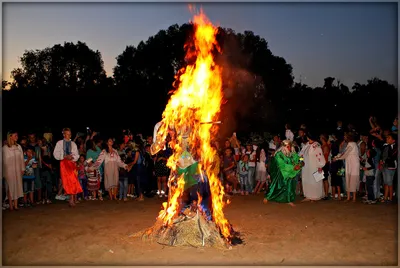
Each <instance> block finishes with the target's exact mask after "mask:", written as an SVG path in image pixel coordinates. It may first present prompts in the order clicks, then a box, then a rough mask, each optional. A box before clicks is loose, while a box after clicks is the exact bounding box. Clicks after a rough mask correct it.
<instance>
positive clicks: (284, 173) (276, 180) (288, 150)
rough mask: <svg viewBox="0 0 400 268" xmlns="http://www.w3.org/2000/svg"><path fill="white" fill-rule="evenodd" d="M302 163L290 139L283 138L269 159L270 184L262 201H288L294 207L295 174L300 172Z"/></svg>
mask: <svg viewBox="0 0 400 268" xmlns="http://www.w3.org/2000/svg"><path fill="white" fill-rule="evenodd" d="M301 167H302V163H301V162H300V157H299V155H298V154H297V153H296V151H295V150H294V147H293V146H292V142H291V141H290V140H284V141H282V143H281V147H280V148H279V149H278V150H277V151H276V152H275V155H274V157H272V159H271V166H270V176H271V184H270V186H269V189H268V191H267V193H266V194H265V197H264V203H265V204H266V203H268V201H275V202H278V203H288V204H289V205H290V206H292V207H294V206H295V205H294V204H293V201H294V199H295V198H296V183H297V180H296V175H297V174H298V173H299V172H300V170H301Z"/></svg>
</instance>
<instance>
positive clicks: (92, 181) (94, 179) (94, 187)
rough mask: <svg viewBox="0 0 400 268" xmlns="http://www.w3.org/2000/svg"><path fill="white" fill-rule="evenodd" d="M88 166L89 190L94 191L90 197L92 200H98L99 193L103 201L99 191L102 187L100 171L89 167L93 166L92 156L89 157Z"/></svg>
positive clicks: (86, 169) (86, 168)
mask: <svg viewBox="0 0 400 268" xmlns="http://www.w3.org/2000/svg"><path fill="white" fill-rule="evenodd" d="M86 163H87V166H86V167H85V171H86V177H87V190H88V191H90V192H91V193H92V196H91V197H90V198H89V199H90V200H97V198H96V197H97V194H98V196H99V200H101V201H103V198H102V197H101V195H100V193H98V192H99V189H100V173H99V172H98V170H96V169H93V170H90V169H89V168H90V167H91V166H93V160H92V158H89V159H88V160H87V161H86Z"/></svg>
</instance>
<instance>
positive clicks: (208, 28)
mask: <svg viewBox="0 0 400 268" xmlns="http://www.w3.org/2000/svg"><path fill="white" fill-rule="evenodd" d="M194 28H195V35H194V40H193V41H194V47H195V55H192V53H193V52H190V51H189V50H188V51H187V54H188V55H190V56H196V61H195V64H193V65H188V66H186V67H185V68H183V69H182V70H181V71H180V72H179V73H178V74H177V76H176V81H177V82H178V84H179V85H178V88H177V89H176V90H175V91H174V93H173V95H172V96H171V98H170V100H169V102H168V104H167V106H166V108H165V110H164V113H163V122H164V124H162V126H161V127H160V129H159V130H158V134H157V135H158V136H159V137H160V138H161V139H166V137H167V134H168V129H169V128H170V127H171V126H173V127H174V129H175V130H176V131H177V132H178V135H177V136H176V142H175V143H174V144H171V145H172V147H173V149H174V153H173V155H172V156H171V157H170V158H169V159H168V163H167V165H168V167H169V168H171V169H172V171H175V170H176V163H178V161H179V158H180V156H181V154H182V152H184V150H185V149H186V148H183V147H184V145H183V139H182V135H180V134H183V133H187V130H190V131H189V132H188V133H189V134H188V141H189V142H188V145H189V146H188V148H189V151H190V153H191V154H192V155H197V156H200V158H201V159H200V160H199V167H200V169H201V170H204V172H205V174H206V175H207V177H208V180H209V184H210V189H211V199H212V215H213V220H214V222H215V224H216V225H217V226H218V228H219V229H220V232H221V234H222V235H223V236H224V237H225V238H226V239H229V237H230V225H229V222H228V221H227V219H226V218H225V215H224V212H223V207H224V205H225V204H224V201H223V196H224V189H223V186H222V184H221V182H220V180H219V178H218V173H219V157H218V155H217V151H216V150H215V149H214V148H213V147H212V146H211V142H212V139H213V137H214V136H215V135H216V133H217V130H218V129H217V126H216V125H212V124H201V122H211V121H215V120H217V119H218V116H219V113H220V107H221V104H222V99H223V94H222V78H221V77H222V76H221V72H222V69H221V68H220V67H219V66H217V65H216V64H215V62H214V58H213V54H212V51H213V49H218V50H219V47H218V44H217V41H216V34H217V30H218V29H217V27H215V26H214V25H212V23H211V22H210V21H209V20H208V19H207V18H206V16H205V15H204V13H203V12H202V11H200V13H199V14H197V15H195V16H194ZM182 181H183V178H182V177H180V178H179V181H178V187H175V188H173V189H172V192H171V195H170V197H169V201H168V204H164V210H162V211H161V212H160V214H159V218H160V219H162V220H163V221H164V223H165V224H167V225H168V224H171V219H172V218H173V217H174V216H176V215H177V207H178V198H179V197H180V196H181V195H182V192H183V189H184V188H183V186H182ZM171 196H172V197H171Z"/></svg>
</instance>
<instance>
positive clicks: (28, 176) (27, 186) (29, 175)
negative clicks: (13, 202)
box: [22, 148, 37, 207]
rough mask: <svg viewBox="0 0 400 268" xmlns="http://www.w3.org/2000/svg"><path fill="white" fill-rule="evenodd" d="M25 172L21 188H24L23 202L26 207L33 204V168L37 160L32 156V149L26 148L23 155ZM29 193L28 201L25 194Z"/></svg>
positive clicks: (35, 166)
mask: <svg viewBox="0 0 400 268" xmlns="http://www.w3.org/2000/svg"><path fill="white" fill-rule="evenodd" d="M24 161H25V173H24V175H23V176H22V182H23V190H24V204H25V206H26V207H30V206H32V205H33V193H34V188H35V169H36V168H37V161H36V159H35V157H34V153H33V149H32V148H29V149H27V150H26V154H25V156H24ZM28 194H29V202H28V200H27V195H28Z"/></svg>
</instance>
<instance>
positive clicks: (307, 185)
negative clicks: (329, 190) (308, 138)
mask: <svg viewBox="0 0 400 268" xmlns="http://www.w3.org/2000/svg"><path fill="white" fill-rule="evenodd" d="M300 155H302V156H303V158H304V167H303V169H302V171H301V178H302V179H301V180H302V184H303V193H304V197H305V198H308V199H311V200H320V199H321V198H322V197H323V196H324V191H323V182H322V180H320V181H318V182H317V181H315V178H314V176H313V173H314V172H316V171H318V168H322V167H323V166H324V165H325V163H326V161H325V157H324V154H323V152H322V149H321V145H320V144H319V143H318V142H313V143H312V144H310V143H307V144H306V145H305V146H304V147H303V149H301V151H300Z"/></svg>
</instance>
